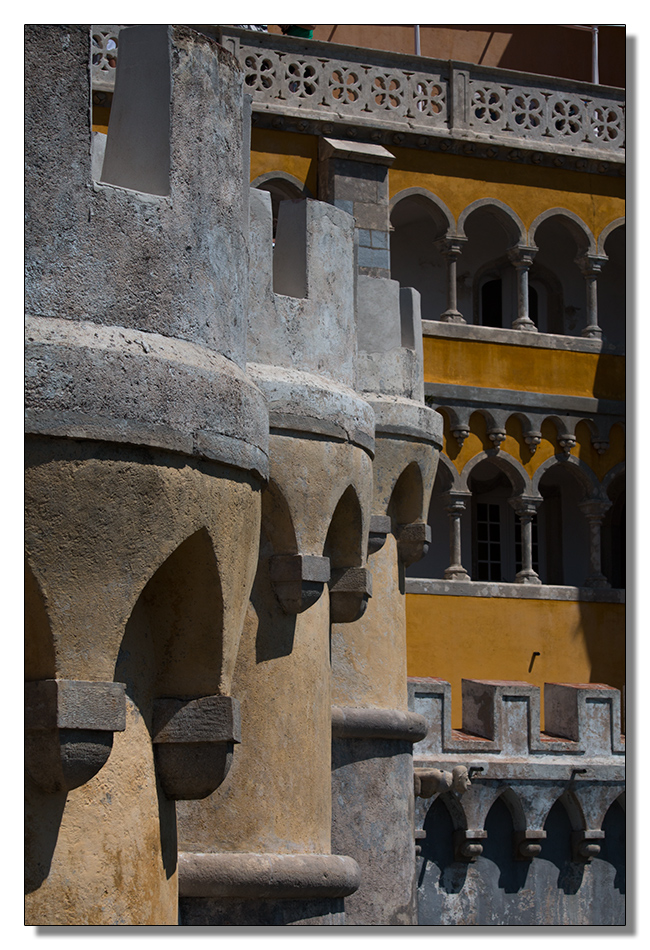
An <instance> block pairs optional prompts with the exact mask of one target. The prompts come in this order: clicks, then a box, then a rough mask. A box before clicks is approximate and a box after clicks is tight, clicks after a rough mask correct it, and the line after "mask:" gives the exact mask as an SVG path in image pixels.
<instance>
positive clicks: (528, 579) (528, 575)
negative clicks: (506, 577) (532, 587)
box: [515, 571, 542, 585]
mask: <svg viewBox="0 0 650 950" xmlns="http://www.w3.org/2000/svg"><path fill="white" fill-rule="evenodd" d="M541 583H542V581H541V579H540V576H539V574H536V573H535V571H519V573H518V574H517V575H515V584H540V585H541Z"/></svg>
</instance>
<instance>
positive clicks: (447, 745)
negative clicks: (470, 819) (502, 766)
mask: <svg viewBox="0 0 650 950" xmlns="http://www.w3.org/2000/svg"><path fill="white" fill-rule="evenodd" d="M408 690H409V707H410V708H411V710H412V711H413V712H417V713H419V714H420V715H422V716H424V717H425V719H426V720H427V722H428V724H429V732H428V734H427V737H426V738H425V739H423V740H422V741H421V742H419V743H418V744H417V745H416V746H415V749H414V754H415V757H416V759H418V758H423V759H424V758H431V757H439V756H446V755H448V754H449V755H452V756H457V755H467V754H469V753H471V755H472V756H473V757H474V756H476V755H477V754H478V755H481V756H482V755H490V756H491V757H492V756H493V757H495V761H496V759H497V758H498V759H500V760H505V759H519V758H522V757H530V759H531V761H535V762H538V761H543V760H545V759H546V758H549V757H551V758H553V759H554V760H558V761H560V760H561V758H562V757H564V756H580V757H596V756H598V757H601V756H606V757H611V758H612V760H613V761H619V762H620V761H621V759H622V757H623V755H624V752H625V739H624V737H623V736H622V735H621V694H620V692H619V690H617V689H613V688H612V687H611V686H606V685H604V684H601V683H587V684H584V683H545V684H544V706H545V722H544V728H542V722H541V716H540V705H541V704H540V688H539V687H538V686H532V685H531V684H530V683H525V682H519V681H511V680H470V679H464V680H463V681H462V690H463V720H462V729H460V730H457V729H452V726H451V686H450V684H449V683H447V682H446V681H445V680H442V679H435V678H429V677H426V678H421V679H419V678H409V683H408Z"/></svg>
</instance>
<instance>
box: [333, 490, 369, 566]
mask: <svg viewBox="0 0 650 950" xmlns="http://www.w3.org/2000/svg"><path fill="white" fill-rule="evenodd" d="M323 555H324V556H325V557H328V558H329V559H330V566H331V568H332V569H333V570H336V569H340V568H347V567H358V566H360V565H361V564H363V562H364V552H363V516H362V511H361V505H360V503H359V498H358V495H357V493H356V491H355V489H354V487H353V486H352V485H348V487H347V488H346V489H345V491H344V492H343V494H342V495H341V497H340V498H339V500H338V502H337V505H336V508H335V509H334V513H333V515H332V518H331V521H330V526H329V529H328V531H327V537H326V539H325V545H324V548H323Z"/></svg>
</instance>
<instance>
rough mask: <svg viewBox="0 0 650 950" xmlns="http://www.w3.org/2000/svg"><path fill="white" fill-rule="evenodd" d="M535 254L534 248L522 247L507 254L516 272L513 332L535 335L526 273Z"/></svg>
mask: <svg viewBox="0 0 650 950" xmlns="http://www.w3.org/2000/svg"><path fill="white" fill-rule="evenodd" d="M536 253H537V249H536V248H533V247H523V246H517V247H513V248H511V249H510V251H509V252H508V256H509V257H510V260H511V262H512V265H513V267H514V268H515V270H516V271H517V319H516V320H514V321H513V324H512V329H513V330H527V331H528V332H529V333H537V327H536V326H535V324H534V323H533V321H532V320H531V319H530V315H529V305H528V271H529V270H530V268H531V265H532V263H533V258H534V257H535V254H536Z"/></svg>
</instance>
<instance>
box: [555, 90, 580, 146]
mask: <svg viewBox="0 0 650 950" xmlns="http://www.w3.org/2000/svg"><path fill="white" fill-rule="evenodd" d="M549 105H550V107H551V119H550V126H551V128H552V130H554V131H555V132H556V133H557V134H558V135H562V136H563V137H565V138H577V137H578V136H582V135H583V134H584V109H583V105H582V102H580V101H579V100H578V99H566V98H563V97H560V96H552V97H551V99H550V100H549Z"/></svg>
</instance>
